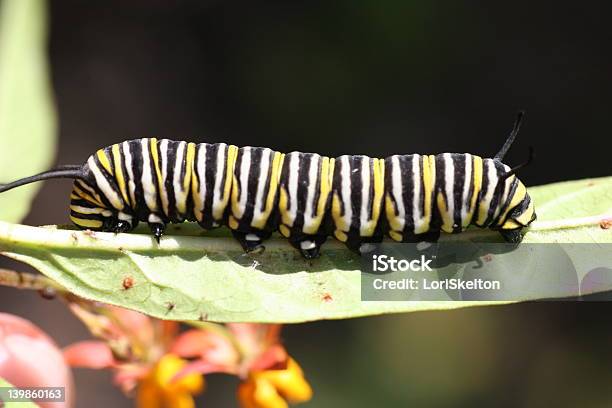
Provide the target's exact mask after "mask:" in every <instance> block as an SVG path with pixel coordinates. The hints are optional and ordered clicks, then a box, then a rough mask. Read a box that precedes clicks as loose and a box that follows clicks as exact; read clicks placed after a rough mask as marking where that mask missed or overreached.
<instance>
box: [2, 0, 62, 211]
mask: <svg viewBox="0 0 612 408" xmlns="http://www.w3.org/2000/svg"><path fill="white" fill-rule="evenodd" d="M46 38H47V26H46V8H45V2H44V1H42V0H3V1H2V2H0V183H7V182H10V181H13V180H15V179H18V178H22V177H26V176H30V175H32V174H35V173H38V172H41V171H43V170H46V169H47V168H48V167H49V166H50V165H51V162H52V158H53V154H54V152H55V143H56V132H55V130H56V119H55V111H54V108H53V101H52V98H51V84H50V80H49V74H48V63H47V51H46ZM38 187H39V186H38ZM38 187H37V186H35V185H32V186H27V187H23V188H19V189H16V190H12V191H9V192H7V193H4V194H2V195H1V196H0V219H2V220H5V221H11V222H16V221H19V220H21V219H22V218H23V217H25V215H26V214H27V213H28V211H29V203H30V201H31V200H32V199H33V197H34V194H35V193H36V191H37V189H38Z"/></svg>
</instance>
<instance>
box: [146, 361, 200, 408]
mask: <svg viewBox="0 0 612 408" xmlns="http://www.w3.org/2000/svg"><path fill="white" fill-rule="evenodd" d="M186 364H187V362H186V361H185V360H183V359H182V358H180V357H178V356H176V355H174V354H166V355H164V356H163V357H162V358H161V359H160V360H159V361H158V362H157V364H156V365H155V367H154V368H153V369H152V370H151V371H150V372H149V374H148V375H147V376H146V377H145V378H144V379H143V380H142V381H141V382H140V385H139V387H138V395H137V403H138V407H141V408H194V407H195V402H194V400H193V395H196V394H199V393H201V392H202V391H203V390H204V377H202V376H201V375H199V374H188V375H184V376H182V377H180V378H178V379H175V377H176V375H177V374H178V373H179V371H181V370H182V369H183V368H184V367H185V365H186Z"/></svg>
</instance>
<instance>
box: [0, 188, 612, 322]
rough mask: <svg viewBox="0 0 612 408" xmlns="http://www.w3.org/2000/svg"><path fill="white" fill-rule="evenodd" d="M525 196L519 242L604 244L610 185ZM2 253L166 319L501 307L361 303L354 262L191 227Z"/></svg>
mask: <svg viewBox="0 0 612 408" xmlns="http://www.w3.org/2000/svg"><path fill="white" fill-rule="evenodd" d="M529 191H530V194H531V195H532V197H533V198H534V200H535V204H536V211H537V212H538V215H539V217H540V219H541V220H542V221H541V222H540V223H537V224H535V225H534V227H533V228H532V230H531V231H530V232H528V233H527V234H526V237H525V242H591V243H593V242H596V243H612V229H603V228H601V227H600V225H599V223H600V221H601V220H603V219H605V217H607V216H608V215H609V214H612V177H608V178H600V179H592V180H581V181H573V182H567V183H559V184H552V185H548V186H540V187H534V188H532V189H530V190H529ZM602 214H608V215H602ZM557 217H563V218H557ZM570 217H571V218H570ZM182 234H187V236H185V235H182ZM489 237H497V234H495V233H492V232H488V231H486V230H473V231H467V232H465V233H463V234H458V235H453V236H446V237H445V239H452V240H465V241H470V240H482V239H488V238H489ZM0 250H1V251H3V253H4V254H5V255H7V256H10V257H12V258H15V259H18V260H21V261H23V262H26V263H28V264H30V265H32V266H34V267H35V268H37V269H38V270H40V271H41V272H42V273H44V274H45V275H47V276H48V277H49V278H51V279H53V280H55V281H57V282H58V283H59V284H61V285H62V286H64V287H65V288H66V289H67V290H69V291H70V292H73V293H75V294H77V295H79V296H82V297H85V298H89V299H94V300H97V301H102V302H106V303H111V304H115V305H120V306H124V307H127V308H130V309H135V310H139V311H142V312H144V313H147V314H149V315H152V316H156V317H160V318H165V319H175V320H198V319H205V320H211V321H218V322H230V321H241V322H303V321H310V320H318V319H337V318H348V317H357V316H365V315H375V314H382V313H396V312H410V311H417V310H432V309H452V308H458V307H464V306H471V305H484V304H493V303H500V302H458V301H447V302H444V301H431V302H424V301H419V302H405V301H404V302H400V301H395V302H362V301H361V300H360V290H361V289H360V271H359V265H360V259H359V258H358V257H357V256H355V255H353V254H352V253H350V252H349V251H348V250H346V249H344V247H343V246H342V245H340V244H339V243H337V242H335V241H334V240H332V239H330V240H329V242H328V243H326V244H325V246H324V247H323V255H322V256H321V258H319V259H317V260H315V261H310V262H309V261H305V260H303V259H301V257H300V256H299V254H298V253H297V251H295V250H294V249H293V248H291V247H290V246H289V244H288V243H287V242H286V241H285V240H283V239H279V238H273V239H271V240H270V241H267V242H266V251H265V252H264V253H263V254H262V255H260V256H257V257H251V256H248V255H245V254H243V252H242V249H241V248H240V246H239V245H238V244H237V243H236V242H235V241H234V240H233V239H232V238H230V237H228V236H226V235H222V234H219V233H206V232H204V231H201V230H200V229H199V228H198V227H197V225H196V226H194V225H190V224H182V225H178V226H175V227H173V229H171V230H170V232H169V235H168V236H166V237H164V238H163V239H162V241H161V244H160V245H158V244H157V243H156V242H155V241H154V240H153V239H152V238H151V236H150V235H144V234H111V233H94V232H88V231H85V232H81V231H74V230H66V229H54V228H35V227H28V226H23V225H12V224H7V223H0ZM610 289H612V284H611V287H610Z"/></svg>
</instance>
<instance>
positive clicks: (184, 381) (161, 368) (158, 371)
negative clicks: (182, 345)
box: [154, 354, 204, 394]
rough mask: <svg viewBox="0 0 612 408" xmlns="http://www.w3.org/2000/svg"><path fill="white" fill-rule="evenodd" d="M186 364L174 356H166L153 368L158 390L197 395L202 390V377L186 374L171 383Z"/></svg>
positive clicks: (195, 374)
mask: <svg viewBox="0 0 612 408" xmlns="http://www.w3.org/2000/svg"><path fill="white" fill-rule="evenodd" d="M186 364H187V363H186V362H185V360H183V359H182V358H180V357H178V356H176V355H174V354H166V355H165V356H163V357H162V358H161V359H160V360H159V362H158V363H157V366H156V367H155V372H154V379H155V382H156V383H157V385H158V386H159V387H160V388H163V389H166V390H168V391H173V392H187V393H190V394H199V393H200V392H202V390H203V389H204V377H202V376H201V375H200V374H197V373H193V374H188V375H186V376H184V377H182V378H181V379H179V380H177V381H172V379H173V378H174V376H176V374H177V373H178V372H179V371H180V370H181V369H182V368H183V367H185V365H186Z"/></svg>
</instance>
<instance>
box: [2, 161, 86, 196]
mask: <svg viewBox="0 0 612 408" xmlns="http://www.w3.org/2000/svg"><path fill="white" fill-rule="evenodd" d="M82 176H83V166H79V165H66V166H58V167H56V168H54V169H52V170H49V171H45V172H43V173H39V174H35V175H33V176H30V177H25V178H22V179H19V180H15V181H13V182H11V183H7V184H0V193H4V192H5V191H8V190H12V189H13V188H15V187H19V186H23V185H26V184H30V183H35V182H37V181H42V180H48V179H55V178H69V179H77V178H81V177H82Z"/></svg>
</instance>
